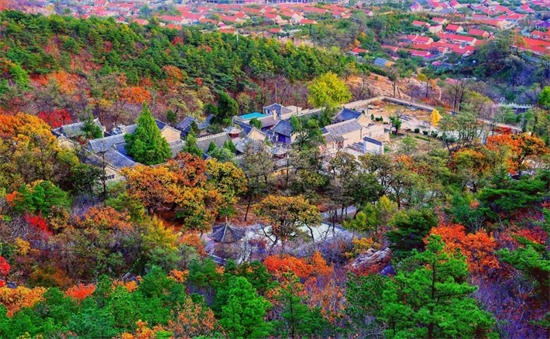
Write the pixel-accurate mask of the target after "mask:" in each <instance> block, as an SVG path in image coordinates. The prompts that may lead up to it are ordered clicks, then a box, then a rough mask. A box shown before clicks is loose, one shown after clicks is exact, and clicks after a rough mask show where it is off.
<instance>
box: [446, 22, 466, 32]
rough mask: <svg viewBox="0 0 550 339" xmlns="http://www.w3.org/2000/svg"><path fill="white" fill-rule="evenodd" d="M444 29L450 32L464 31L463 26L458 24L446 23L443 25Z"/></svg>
mask: <svg viewBox="0 0 550 339" xmlns="http://www.w3.org/2000/svg"><path fill="white" fill-rule="evenodd" d="M445 31H447V32H450V33H461V32H464V28H463V27H462V26H459V25H452V24H451V25H447V26H446V27H445Z"/></svg>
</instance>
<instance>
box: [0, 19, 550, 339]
mask: <svg viewBox="0 0 550 339" xmlns="http://www.w3.org/2000/svg"><path fill="white" fill-rule="evenodd" d="M0 19H1V22H2V24H1V29H0V44H1V47H2V48H0V58H1V59H0V62H1V63H2V65H3V67H2V70H3V76H2V80H1V82H0V88H1V93H2V96H1V102H0V105H1V108H2V110H1V111H0V337H1V338H17V339H26V338H52V339H53V338H90V339H97V338H121V339H153V338H430V339H435V338H501V337H502V338H545V337H546V338H548V337H550V301H549V300H548V295H549V294H550V239H549V232H550V150H549V148H548V142H549V140H550V139H549V138H548V129H547V126H548V125H547V124H548V121H550V119H548V114H549V113H548V112H549V109H550V99H549V98H550V88H546V89H545V90H543V91H542V93H541V94H540V96H539V97H538V98H537V102H538V103H537V107H535V109H536V111H537V114H535V115H533V118H532V121H531V125H530V127H529V128H526V131H525V133H522V132H518V133H512V130H504V129H501V130H495V129H494V128H493V129H492V130H491V131H489V132H488V133H487V134H486V137H485V138H482V137H480V136H479V134H478V129H480V128H486V127H487V126H481V125H480V120H479V117H480V114H479V112H477V111H476V107H475V106H471V105H467V106H466V107H467V108H468V111H467V110H463V111H460V112H458V113H457V114H456V115H454V116H453V115H450V114H446V115H445V116H444V117H443V118H442V120H441V122H440V124H441V125H440V126H441V128H442V129H445V128H448V129H449V130H452V131H456V132H457V137H455V138H453V139H452V141H450V140H449V139H444V138H443V139H435V138H434V140H433V141H432V142H431V143H430V145H436V146H430V148H429V149H428V150H427V151H422V152H418V151H415V150H414V147H413V144H412V143H410V144H407V143H404V146H403V147H401V148H399V149H398V150H396V151H395V152H391V153H386V154H365V155H360V156H357V157H356V156H354V155H351V154H349V153H346V152H336V154H334V155H332V156H330V157H328V156H327V155H326V154H324V153H323V152H321V147H322V146H323V145H324V144H325V142H326V140H324V138H323V136H322V133H321V129H320V126H319V123H320V122H319V121H322V118H321V119H319V120H317V119H309V120H299V119H296V118H295V119H291V124H292V125H293V127H294V130H293V136H294V137H296V140H297V142H295V143H293V144H292V146H291V147H290V148H289V150H288V152H289V153H288V156H287V157H288V161H289V163H290V164H291V165H292V166H287V167H285V168H282V169H281V168H280V167H277V166H276V164H275V160H274V158H273V156H272V155H271V154H270V153H269V152H266V151H265V150H264V149H255V148H247V149H245V150H244V152H243V154H242V157H241V160H240V161H238V162H237V161H233V160H234V159H231V161H227V159H226V160H224V158H223V157H222V156H219V157H208V158H205V157H203V154H202V150H200V149H197V146H196V139H195V136H194V134H193V133H189V135H188V137H187V139H186V145H185V147H184V149H183V150H182V151H181V152H180V153H179V154H177V155H176V156H175V157H173V158H170V157H169V154H168V147H167V145H166V140H159V136H160V129H159V127H158V126H157V124H156V123H155V121H154V119H153V115H155V116H156V117H160V118H163V120H167V118H168V117H171V118H173V119H174V121H179V120H181V119H182V118H184V117H186V116H194V117H202V116H204V115H205V113H209V112H210V113H211V112H213V111H214V110H217V109H219V108H220V107H221V108H222V109H221V110H220V111H221V112H222V113H224V112H228V111H230V110H231V111H234V110H235V109H237V110H239V109H240V110H244V111H243V112H246V113H249V112H251V111H252V110H253V109H258V108H261V107H262V106H263V105H264V103H266V102H267V103H271V102H272V101H274V100H275V98H276V96H280V95H283V94H282V93H283V92H282V91H283V89H285V90H286V91H287V92H286V94H287V95H288V96H289V97H290V93H292V92H294V93H295V95H296V100H297V101H296V102H299V101H298V100H305V101H306V102H307V101H308V94H310V95H311V96H313V98H315V95H314V94H315V92H314V91H315V90H316V89H317V92H323V93H324V92H325V91H324V89H325V87H323V86H327V85H326V84H325V85H322V83H321V81H319V80H318V79H334V78H335V79H336V80H338V76H340V77H345V76H346V74H350V72H352V71H353V73H354V74H368V73H369V72H370V71H373V69H370V66H368V65H365V64H357V63H356V62H355V61H354V59H353V58H351V57H349V56H343V55H341V54H340V53H333V52H330V51H324V50H321V49H316V48H311V47H295V46H294V45H292V44H286V45H280V44H278V43H276V42H274V41H273V40H269V39H264V38H253V37H242V36H239V37H238V38H237V36H235V35H227V34H225V35H224V34H219V33H201V32H198V31H195V30H192V29H189V30H188V29H182V30H181V31H176V30H169V29H165V28H161V27H159V26H158V25H155V24H151V25H148V26H145V27H141V26H138V25H134V24H132V25H129V26H124V25H119V24H116V23H115V22H114V21H111V20H98V19H95V18H92V19H90V20H78V19H73V18H67V17H61V16H55V15H54V16H50V17H47V18H46V17H42V16H32V15H25V14H22V13H19V12H14V11H4V12H1V13H0ZM329 72H332V73H329ZM327 74H328V75H327ZM314 79H317V80H314ZM311 80H314V81H313V82H312V84H311V83H310V81H311ZM327 82H328V80H327ZM426 82H428V78H426ZM334 83H336V81H335V82H334ZM276 84H277V86H276ZM307 84H311V85H310V86H309V92H311V93H308V87H307ZM283 85H284V86H283ZM329 87H331V89H332V90H333V92H332V93H331V95H333V96H334V97H339V98H340V101H347V100H350V99H351V97H352V94H351V93H347V92H346V91H344V93H339V92H338V91H337V89H338V88H336V87H338V86H329ZM298 89H301V90H298ZM302 90H303V91H305V92H301V91H302ZM245 96H248V98H246V97H245ZM324 99H325V100H324V101H323V102H322V103H321V105H319V106H327V107H331V106H332V104H331V103H329V102H328V99H326V98H324ZM312 101H314V100H311V98H310V100H309V102H310V103H311V102H312ZM289 102H290V103H292V100H289ZM246 103H248V106H246V105H247V104H246ZM216 104H217V105H216ZM316 106H318V105H316ZM228 107H229V108H228ZM331 108H333V107H331ZM211 110H212V111H211ZM327 111H329V110H328V109H327ZM140 112H141V113H140ZM168 112H171V113H170V114H168ZM218 113H219V112H218ZM213 115H214V118H219V119H221V124H227V121H223V119H224V118H225V119H227V118H228V117H225V116H223V114H213ZM233 115H234V114H233ZM138 116H139V117H138ZM174 116H175V117H174ZM79 118H81V119H82V120H84V121H86V122H87V124H85V129H86V130H85V133H84V134H83V136H82V139H79V140H78V144H81V145H85V144H86V142H87V141H89V140H93V139H95V138H98V137H100V136H102V131H101V130H99V131H98V130H97V129H96V128H94V127H93V126H94V125H93V124H92V123H91V122H90V121H91V119H92V118H98V119H100V120H101V121H102V122H103V123H104V124H105V125H109V126H115V125H116V124H118V123H121V122H132V121H135V120H136V118H137V121H138V123H139V125H140V126H141V127H140V126H138V127H137V128H136V132H135V133H134V135H130V134H127V135H126V137H125V139H126V142H127V144H126V146H127V147H128V150H129V152H135V154H140V155H139V156H142V157H143V159H146V160H147V163H151V164H154V166H149V165H141V164H137V165H136V166H133V167H127V168H125V169H123V170H122V173H121V175H122V176H123V178H124V179H123V180H122V181H119V182H109V181H108V180H107V178H106V172H105V169H104V168H102V167H101V166H96V165H95V164H93V163H89V162H87V161H86V154H85V150H83V149H81V148H78V147H75V148H68V147H64V146H63V145H62V143H60V142H59V140H58V139H57V138H56V136H55V135H54V134H52V128H56V127H59V126H60V125H63V124H66V123H69V122H73V121H76V120H77V119H79ZM392 118H394V119H393V120H391V123H390V124H389V128H390V129H394V130H395V134H398V129H399V126H400V124H401V122H400V120H399V119H397V118H395V117H392ZM303 122H305V123H303ZM88 123H89V124H88ZM426 138H427V137H426ZM418 140H420V139H418ZM428 140H429V139H428ZM138 141H141V142H142V143H141V144H140V142H138ZM143 143H147V144H146V145H145V146H144V145H143ZM149 143H150V144H149ZM267 144H268V143H266V145H265V147H267V146H269V145H267ZM151 145H154V147H153V148H154V150H155V151H158V152H144V151H143V149H144V148H145V149H146V150H147V147H148V146H151ZM232 147H234V145H233V146H231V145H227V149H231V148H232ZM262 147H264V146H262ZM214 148H215V145H214ZM225 148H226V147H224V149H225ZM149 151H150V149H149ZM218 151H219V150H218ZM219 152H221V151H219ZM168 158H170V159H168ZM166 159H168V160H167V161H165V160H166ZM143 163H146V161H143ZM348 207H353V210H351V209H349V208H348ZM348 210H350V212H348ZM230 222H232V223H234V224H235V226H237V227H235V228H237V229H248V228H251V227H258V229H259V231H260V232H263V233H264V234H265V236H264V237H263V238H250V239H244V240H243V241H242V242H240V243H237V246H231V244H229V245H223V244H222V245H220V246H219V248H217V249H216V250H219V251H222V252H223V251H225V252H229V253H234V252H239V251H243V249H242V248H243V247H246V249H247V251H248V252H247V253H248V256H247V257H246V258H245V259H244V260H239V261H235V260H223V261H222V262H220V260H218V259H219V258H220V256H216V255H213V252H212V249H211V248H210V247H209V246H210V245H211V243H212V241H210V240H209V239H210V238H209V236H211V235H212V234H213V231H214V227H219V225H224V224H225V225H227V224H228V223H230ZM321 223H324V224H325V225H328V226H327V227H328V231H327V233H332V234H333V235H334V234H337V235H341V236H333V237H330V238H328V237H327V238H326V239H319V238H318V237H317V236H316V234H315V230H316V229H317V228H316V227H317V226H318V225H320V224H321ZM336 224H338V226H336ZM337 232H339V233H337ZM241 245H242V247H241Z"/></svg>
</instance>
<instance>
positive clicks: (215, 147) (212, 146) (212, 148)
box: [206, 141, 218, 154]
mask: <svg viewBox="0 0 550 339" xmlns="http://www.w3.org/2000/svg"><path fill="white" fill-rule="evenodd" d="M217 148H218V147H217V146H216V143H214V141H211V142H210V145H208V151H206V153H208V154H211V153H212V152H215V151H216V149H217Z"/></svg>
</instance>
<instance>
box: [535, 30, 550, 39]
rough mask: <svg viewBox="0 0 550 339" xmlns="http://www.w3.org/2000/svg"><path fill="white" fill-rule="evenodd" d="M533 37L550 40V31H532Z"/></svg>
mask: <svg viewBox="0 0 550 339" xmlns="http://www.w3.org/2000/svg"><path fill="white" fill-rule="evenodd" d="M531 37H532V38H535V39H542V40H550V33H548V32H541V31H532V32H531Z"/></svg>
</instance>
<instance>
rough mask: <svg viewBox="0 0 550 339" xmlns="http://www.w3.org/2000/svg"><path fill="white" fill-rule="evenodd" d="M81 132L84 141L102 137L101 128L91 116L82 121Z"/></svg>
mask: <svg viewBox="0 0 550 339" xmlns="http://www.w3.org/2000/svg"><path fill="white" fill-rule="evenodd" d="M82 132H83V133H84V137H85V138H86V139H98V138H102V137H103V131H102V130H101V127H99V126H98V125H97V124H96V123H95V122H94V116H93V115H92V114H90V115H88V116H87V117H86V119H85V120H84V126H83V127H82Z"/></svg>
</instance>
